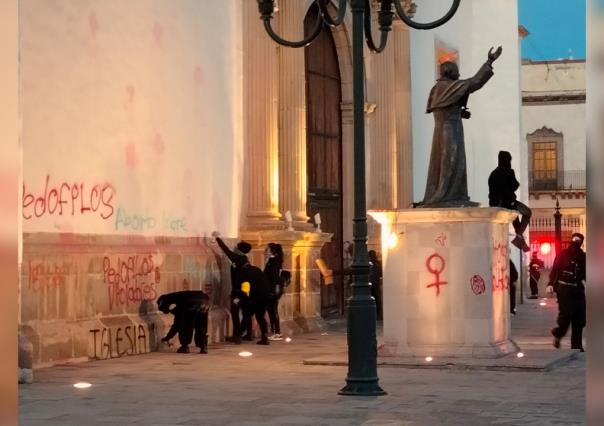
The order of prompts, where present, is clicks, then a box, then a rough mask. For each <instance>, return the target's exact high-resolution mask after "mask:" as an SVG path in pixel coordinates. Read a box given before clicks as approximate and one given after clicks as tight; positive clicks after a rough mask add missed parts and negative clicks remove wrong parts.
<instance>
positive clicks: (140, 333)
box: [90, 324, 149, 359]
mask: <svg viewBox="0 0 604 426" xmlns="http://www.w3.org/2000/svg"><path fill="white" fill-rule="evenodd" d="M90 334H91V338H92V347H93V350H92V355H91V356H90V358H91V359H110V358H121V357H123V356H129V355H138V354H144V353H147V352H149V348H148V347H147V330H146V329H145V326H144V325H142V324H138V325H136V324H133V325H127V326H125V327H116V328H105V327H103V328H95V329H92V330H90Z"/></svg>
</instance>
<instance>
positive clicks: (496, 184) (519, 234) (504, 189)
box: [489, 151, 532, 252]
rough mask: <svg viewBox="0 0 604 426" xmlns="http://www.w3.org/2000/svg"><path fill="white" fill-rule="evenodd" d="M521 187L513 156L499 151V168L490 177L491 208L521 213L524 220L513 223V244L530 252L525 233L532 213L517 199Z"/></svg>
mask: <svg viewBox="0 0 604 426" xmlns="http://www.w3.org/2000/svg"><path fill="white" fill-rule="evenodd" d="M519 187H520V183H519V182H518V180H517V179H516V174H515V173H514V169H512V155H511V154H510V153H509V152H507V151H499V156H498V166H497V168H496V169H495V170H493V171H492V172H491V174H490V176H489V206H491V207H503V208H504V209H509V210H517V211H518V212H519V213H520V216H521V217H522V218H521V219H519V218H516V219H514V222H512V225H513V226H514V231H515V232H516V237H515V238H514V239H513V240H512V244H513V245H515V246H516V247H518V248H519V249H521V250H523V251H524V252H528V251H530V248H529V246H528V244H527V243H526V241H525V239H524V231H526V228H527V227H528V225H529V223H530V222H531V214H532V212H531V209H530V208H529V207H528V206H527V205H526V204H524V203H521V202H520V201H518V200H517V199H516V190H517V189H518V188H519Z"/></svg>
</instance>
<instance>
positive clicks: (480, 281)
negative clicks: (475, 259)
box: [470, 275, 487, 296]
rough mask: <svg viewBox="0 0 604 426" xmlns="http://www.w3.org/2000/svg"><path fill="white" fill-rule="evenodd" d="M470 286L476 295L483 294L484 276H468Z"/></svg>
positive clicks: (484, 288)
mask: <svg viewBox="0 0 604 426" xmlns="http://www.w3.org/2000/svg"><path fill="white" fill-rule="evenodd" d="M470 287H471V288H472V291H473V292H474V294H475V295H476V296H479V295H481V294H484V292H485V291H486V289H487V286H486V284H485V282H484V278H482V277H481V276H480V275H474V276H473V277H472V278H470Z"/></svg>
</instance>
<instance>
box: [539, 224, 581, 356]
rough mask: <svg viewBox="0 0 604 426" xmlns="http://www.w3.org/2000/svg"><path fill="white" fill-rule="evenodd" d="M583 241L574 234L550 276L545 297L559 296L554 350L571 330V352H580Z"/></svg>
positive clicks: (554, 331) (553, 332)
mask: <svg viewBox="0 0 604 426" xmlns="http://www.w3.org/2000/svg"><path fill="white" fill-rule="evenodd" d="M584 240H585V237H584V236H583V235H582V234H579V233H575V234H573V235H572V237H571V244H570V246H569V247H568V248H567V249H566V250H563V251H562V252H561V253H560V254H559V255H556V259H555V260H554V265H553V267H552V271H551V272H550V275H549V284H548V287H547V292H548V293H550V294H551V293H553V292H554V291H555V292H556V295H557V296H558V320H557V323H558V326H557V327H554V328H552V330H551V333H552V336H554V347H555V348H559V347H560V340H562V338H563V337H564V336H565V335H566V333H567V331H568V328H569V327H570V328H571V337H570V343H571V348H572V349H579V350H580V351H581V352H583V328H584V327H585V324H586V312H585V275H586V269H585V268H586V259H585V252H584V251H583V250H582V249H581V246H582V245H583V241H584Z"/></svg>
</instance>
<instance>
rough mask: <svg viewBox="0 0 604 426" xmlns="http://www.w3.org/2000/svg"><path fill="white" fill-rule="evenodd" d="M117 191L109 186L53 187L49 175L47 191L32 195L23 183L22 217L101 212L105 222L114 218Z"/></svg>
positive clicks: (76, 183) (64, 185) (76, 184)
mask: <svg viewBox="0 0 604 426" xmlns="http://www.w3.org/2000/svg"><path fill="white" fill-rule="evenodd" d="M114 195H115V189H114V188H113V186H112V185H111V184H109V183H103V184H96V185H92V186H89V185H86V184H84V183H80V182H73V183H69V182H59V183H57V184H55V185H51V184H50V175H46V183H45V185H44V191H43V192H42V193H40V194H34V193H32V192H29V191H28V189H27V187H26V186H25V184H23V200H22V210H23V211H22V215H23V218H24V219H26V220H29V219H31V218H32V217H42V216H44V215H51V216H52V215H55V214H57V215H59V216H63V215H69V214H71V216H75V215H76V214H82V215H83V214H86V213H97V214H98V215H100V217H101V218H102V219H109V218H110V217H111V216H113V211H114V209H113V196H114Z"/></svg>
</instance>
